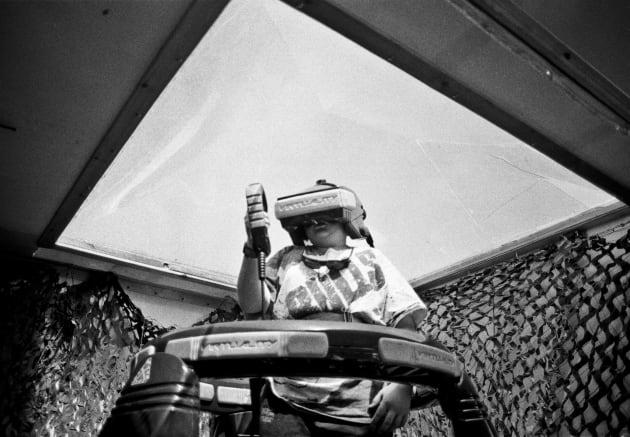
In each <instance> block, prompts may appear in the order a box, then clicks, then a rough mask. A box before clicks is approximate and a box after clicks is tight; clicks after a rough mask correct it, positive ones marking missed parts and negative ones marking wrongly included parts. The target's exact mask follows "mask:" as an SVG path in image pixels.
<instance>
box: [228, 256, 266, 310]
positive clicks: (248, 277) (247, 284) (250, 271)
mask: <svg viewBox="0 0 630 437" xmlns="http://www.w3.org/2000/svg"><path fill="white" fill-rule="evenodd" d="M236 287H237V293H238V303H239V305H240V306H241V309H242V310H243V313H245V314H246V315H249V316H250V317H251V316H252V315H256V314H261V315H262V313H263V311H266V310H267V308H268V307H269V302H270V298H269V292H268V290H267V287H265V286H264V285H262V284H261V282H260V279H259V278H258V260H257V259H256V258H250V257H247V256H244V257H243V262H242V263H241V270H240V272H239V275H238V282H237V285H236ZM261 287H262V290H261ZM261 292H262V294H261Z"/></svg>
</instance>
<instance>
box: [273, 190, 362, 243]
mask: <svg viewBox="0 0 630 437" xmlns="http://www.w3.org/2000/svg"><path fill="white" fill-rule="evenodd" d="M275 214H276V218H277V219H278V220H280V224H281V225H282V227H283V228H284V229H285V230H286V231H287V232H288V233H289V235H290V236H291V240H292V241H293V244H295V245H297V246H303V245H304V241H305V240H306V239H307V237H306V232H305V230H304V228H305V226H306V225H308V224H311V223H318V222H321V221H327V222H339V223H343V225H344V228H345V230H346V232H347V233H348V235H349V236H350V238H365V239H366V240H367V242H368V244H370V246H373V245H374V243H373V241H372V236H371V235H370V232H369V230H368V229H367V227H366V226H365V223H364V222H363V219H365V217H366V213H365V209H364V208H363V205H362V204H361V201H360V200H359V197H358V196H357V195H356V193H355V192H354V191H352V190H350V189H348V188H346V187H340V186H337V185H335V184H331V183H328V182H326V181H325V180H323V179H321V180H318V181H317V182H316V183H315V186H313V187H310V188H307V189H306V190H303V191H301V192H299V193H296V194H292V195H289V196H284V197H280V198H278V200H277V202H276V205H275Z"/></svg>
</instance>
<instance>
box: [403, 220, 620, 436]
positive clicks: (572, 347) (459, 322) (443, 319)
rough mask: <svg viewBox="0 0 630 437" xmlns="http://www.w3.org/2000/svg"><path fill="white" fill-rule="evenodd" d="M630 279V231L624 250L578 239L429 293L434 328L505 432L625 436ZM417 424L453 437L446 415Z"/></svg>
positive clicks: (423, 416) (432, 414) (429, 413)
mask: <svg viewBox="0 0 630 437" xmlns="http://www.w3.org/2000/svg"><path fill="white" fill-rule="evenodd" d="M629 281H630V232H629V233H628V234H626V235H625V236H624V237H623V238H621V239H619V240H617V241H616V242H614V243H610V242H607V241H606V240H605V239H603V238H601V237H591V238H586V237H584V236H583V235H580V234H578V233H575V234H572V235H570V236H567V237H564V238H562V239H561V240H560V241H559V242H557V243H556V244H555V245H552V246H550V247H547V248H545V249H543V250H539V251H537V252H535V253H532V254H530V255H527V256H525V257H523V258H519V259H514V260H511V261H509V262H503V263H500V264H498V265H495V266H493V267H491V268H488V269H485V270H483V271H480V272H477V273H474V274H470V275H468V276H465V277H462V278H461V279H459V280H457V281H455V282H452V283H449V284H447V285H445V286H443V287H440V288H437V289H434V290H429V291H426V292H424V293H423V294H422V297H423V299H424V300H425V301H426V302H427V303H428V305H429V307H430V311H429V317H428V319H427V320H426V323H425V326H424V329H425V331H427V332H428V333H430V334H431V335H433V336H435V337H436V338H438V339H439V340H440V341H442V342H444V343H445V344H446V345H447V346H448V347H449V348H451V349H452V350H453V351H455V352H456V353H457V354H458V356H459V357H460V358H461V360H462V361H463V362H464V363H465V367H466V369H467V371H468V372H469V373H470V374H471V375H472V376H473V379H474V380H475V381H476V383H477V386H478V388H479V390H480V392H481V394H482V397H483V398H485V402H486V405H487V406H488V408H489V411H490V414H491V417H492V420H493V423H494V424H495V426H496V428H497V430H498V431H499V432H500V433H501V434H502V435H518V436H522V435H536V436H538V435H561V436H564V435H622V434H624V433H625V432H628V428H629V425H628V424H629V423H630V396H629V393H630V346H629V342H628V336H627V333H628V327H629V321H630V306H629V303H630V288H629ZM412 422H413V423H415V425H416V426H415V428H416V429H421V430H422V431H423V432H424V433H426V434H432V435H447V433H448V428H445V427H444V426H443V424H444V418H443V417H442V416H441V414H440V412H439V409H435V410H425V411H422V412H420V413H419V414H418V415H416V416H415V417H414V418H413V420H412ZM407 429H411V428H407ZM404 434H408V435H413V434H415V431H414V432H405V431H403V435H404Z"/></svg>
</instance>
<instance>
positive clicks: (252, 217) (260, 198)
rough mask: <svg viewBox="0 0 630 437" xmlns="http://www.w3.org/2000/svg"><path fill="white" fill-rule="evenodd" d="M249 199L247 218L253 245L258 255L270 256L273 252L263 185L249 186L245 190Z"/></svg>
mask: <svg viewBox="0 0 630 437" xmlns="http://www.w3.org/2000/svg"><path fill="white" fill-rule="evenodd" d="M245 196H246V198H247V217H248V219H249V227H250V229H251V232H252V243H253V245H254V250H255V251H256V252H258V253H261V252H262V253H264V254H265V255H269V253H270V252H271V244H270V243H269V234H268V232H267V227H268V226H269V224H268V219H267V214H266V213H267V198H266V196H265V190H264V189H263V186H262V185H261V184H258V183H255V184H249V185H248V186H247V188H246V189H245Z"/></svg>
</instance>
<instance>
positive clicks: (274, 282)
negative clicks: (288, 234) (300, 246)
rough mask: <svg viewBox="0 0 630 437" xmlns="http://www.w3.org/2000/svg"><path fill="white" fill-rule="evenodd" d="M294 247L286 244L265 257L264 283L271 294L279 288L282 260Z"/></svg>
mask: <svg viewBox="0 0 630 437" xmlns="http://www.w3.org/2000/svg"><path fill="white" fill-rule="evenodd" d="M294 249H295V246H287V247H284V248H282V249H280V250H279V251H278V252H276V253H274V254H273V255H272V256H271V257H270V258H268V259H267V265H266V270H265V276H266V278H267V279H266V281H265V283H266V285H267V287H268V289H269V291H270V292H271V293H273V294H275V293H277V292H278V290H279V289H280V278H281V276H282V274H281V270H282V266H283V260H284V259H285V257H286V256H287V254H288V253H289V252H291V251H292V250H294Z"/></svg>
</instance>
